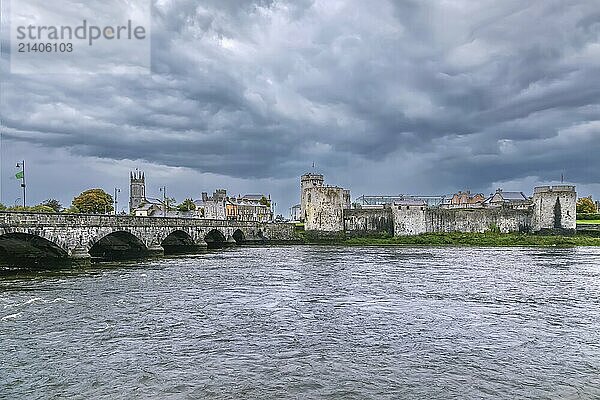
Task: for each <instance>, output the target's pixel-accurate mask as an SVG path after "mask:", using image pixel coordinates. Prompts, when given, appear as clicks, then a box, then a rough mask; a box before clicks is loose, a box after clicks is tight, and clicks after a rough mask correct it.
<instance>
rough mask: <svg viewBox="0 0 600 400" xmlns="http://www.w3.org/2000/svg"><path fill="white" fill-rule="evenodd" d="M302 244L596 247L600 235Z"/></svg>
mask: <svg viewBox="0 0 600 400" xmlns="http://www.w3.org/2000/svg"><path fill="white" fill-rule="evenodd" d="M304 239H305V242H306V243H311V244H325V243H330V244H340V245H347V246H470V247H516V246H523V247H530V246H531V247H574V246H599V247H600V237H593V236H587V235H574V236H543V235H531V234H519V233H509V234H501V233H491V232H488V233H427V234H423V235H418V236H394V237H391V236H374V237H373V236H372V237H354V238H346V237H344V236H343V235H339V236H337V237H332V238H329V239H327V240H323V239H318V238H314V237H312V238H311V237H310V235H309V236H307V237H305V238H304Z"/></svg>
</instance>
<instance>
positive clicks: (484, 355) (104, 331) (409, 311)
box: [0, 247, 600, 400]
mask: <svg viewBox="0 0 600 400" xmlns="http://www.w3.org/2000/svg"><path fill="white" fill-rule="evenodd" d="M599 326H600V250H599V249H594V248H591V249H587V248H585V249H584V248H578V249H526V248H509V249H476V248H442V249H428V248H383V249H381V248H373V247H369V248H342V247H270V248H240V249H232V250H226V251H222V252H211V253H207V254H203V255H200V256H194V257H188V258H185V257H179V258H173V259H165V260H154V261H144V262H140V263H121V264H102V265H100V266H96V267H93V268H88V269H80V270H65V271H52V272H40V271H36V272H30V273H21V272H16V273H14V274H8V273H3V274H2V275H1V276H0V352H1V354H3V355H4V357H3V362H2V371H3V373H2V375H0V388H2V393H0V397H2V398H4V397H5V398H10V399H20V398H22V399H31V398H40V399H45V398H82V399H83V398H98V399H109V398H110V399H111V400H112V399H121V398H161V399H163V398H164V399H182V398H183V399H196V398H197V399H205V398H219V399H243V398H248V399H255V398H260V399H280V398H302V399H304V398H335V399H367V398H378V399H379V398H381V399H397V398H403V399H423V398H431V399H434V398H442V399H449V398H456V399H465V398H466V399H471V398H472V399H502V398H504V399H514V398H522V399H539V398H598V397H600V378H599V377H600V330H599V329H598V327H599Z"/></svg>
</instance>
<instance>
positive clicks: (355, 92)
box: [2, 0, 600, 191]
mask: <svg viewBox="0 0 600 400" xmlns="http://www.w3.org/2000/svg"><path fill="white" fill-rule="evenodd" d="M153 18H154V21H153V36H152V38H153V44H152V64H153V72H154V73H153V75H151V76H118V75H96V76H86V75H73V76H67V75H53V76H33V75H29V76H24V75H8V76H7V75H6V70H7V64H6V60H3V63H2V65H3V67H2V68H3V71H4V74H3V75H4V82H3V83H4V85H3V93H2V118H3V123H4V125H5V137H8V138H12V139H14V140H17V141H21V142H30V143H36V144H38V145H42V146H47V147H53V148H66V149H69V151H71V152H72V153H73V154H75V155H84V156H93V157H100V158H107V159H115V160H137V159H142V160H147V161H150V162H154V163H156V164H162V165H166V166H183V167H189V168H192V169H195V170H197V171H202V172H210V173H215V174H221V175H227V176H229V177H233V178H249V177H253V178H254V177H256V178H270V177H272V178H292V177H296V176H297V175H298V174H300V173H302V172H304V169H306V168H307V167H308V166H309V165H310V163H311V162H312V161H316V162H317V163H318V164H319V165H321V166H323V167H325V168H330V169H331V170H337V171H340V170H341V169H346V172H347V173H348V174H350V173H351V172H352V171H351V170H350V168H351V165H353V164H355V165H358V164H360V165H364V166H365V168H370V169H371V171H370V172H371V173H372V174H373V175H374V176H376V175H377V174H381V173H385V172H386V171H387V169H388V168H389V165H390V162H391V163H392V165H395V166H397V168H400V169H403V170H410V169H414V170H415V171H416V170H418V171H419V176H429V180H428V182H429V185H430V188H435V187H444V188H448V187H453V186H454V185H463V184H465V183H467V184H470V185H472V186H474V187H487V185H489V184H490V183H491V182H497V181H503V180H514V179H519V178H526V177H530V176H535V177H539V178H540V179H541V180H545V179H552V178H555V177H556V176H557V174H558V176H559V175H560V172H561V171H565V170H567V171H568V174H569V177H570V178H571V179H572V180H575V181H579V182H581V183H600V168H597V165H596V168H590V165H594V164H596V161H595V160H594V158H593V157H591V156H590V155H591V154H598V152H600V137H599V135H600V122H599V121H600V104H599V99H600V80H599V79H598V76H600V42H599V40H600V13H598V11H597V2H595V1H536V2H523V1H510V0H507V1H502V2H498V1H478V2H472V1H459V0H456V1H444V2H442V1H439V2H421V1H403V2H397V1H391V0H390V1H384V0H381V1H378V2H376V6H375V5H374V3H373V2H365V1H361V0H356V1H336V0H321V1H307V0H304V1H289V2H287V1H245V2H241V1H238V0H231V1H223V0H210V1H209V0H205V1H191V0H179V1H178V0H172V1H169V0H164V1H162V0H161V1H159V0H157V1H156V2H155V6H154V16H153ZM355 161H356V163H355ZM465 171H467V172H465ZM367 172H369V171H367ZM373 182H374V185H376V182H377V179H376V178H374V179H373ZM350 183H352V182H350ZM431 190H433V189H431ZM433 191H436V190H433Z"/></svg>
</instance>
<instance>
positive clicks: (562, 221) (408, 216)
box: [300, 173, 577, 236]
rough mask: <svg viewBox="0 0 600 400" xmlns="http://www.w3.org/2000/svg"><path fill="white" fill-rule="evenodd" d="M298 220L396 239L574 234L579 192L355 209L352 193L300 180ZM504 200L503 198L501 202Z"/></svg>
mask: <svg viewBox="0 0 600 400" xmlns="http://www.w3.org/2000/svg"><path fill="white" fill-rule="evenodd" d="M300 188H301V195H300V200H301V203H300V220H301V221H303V222H304V229H305V230H306V231H317V232H327V233H333V232H345V233H347V234H350V235H368V234H388V235H395V236H403V235H419V234H423V233H447V232H486V231H499V232H502V233H510V232H561V233H569V232H575V230H576V204H577V193H576V191H575V186H571V185H558V186H541V187H536V188H535V189H534V193H533V197H532V198H527V197H526V196H524V195H523V196H522V198H519V199H516V200H515V201H514V202H510V201H495V199H497V198H498V197H499V194H500V195H501V193H502V192H501V191H500V192H496V194H495V195H493V196H492V198H491V199H492V201H486V202H481V206H479V207H464V208H452V207H444V206H443V205H438V206H432V205H428V203H426V202H425V201H422V200H419V199H418V198H409V199H400V200H395V201H393V202H392V203H390V204H382V205H380V206H378V207H361V206H360V205H355V206H354V207H352V205H351V202H350V191H349V190H347V189H344V188H340V187H337V186H326V185H325V184H324V178H323V175H321V174H315V173H308V174H305V175H303V176H302V178H301V183H300ZM500 197H501V196H500Z"/></svg>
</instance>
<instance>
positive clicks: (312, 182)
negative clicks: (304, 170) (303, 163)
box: [300, 173, 324, 222]
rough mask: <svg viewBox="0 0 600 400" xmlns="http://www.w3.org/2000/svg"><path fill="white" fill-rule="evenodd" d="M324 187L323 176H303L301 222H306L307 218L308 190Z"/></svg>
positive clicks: (310, 174)
mask: <svg viewBox="0 0 600 400" xmlns="http://www.w3.org/2000/svg"><path fill="white" fill-rule="evenodd" d="M323 185H324V180H323V175H321V174H312V173H308V174H304V175H302V178H301V179H300V221H302V222H304V220H305V218H306V202H307V201H308V200H307V197H308V193H307V189H312V188H315V187H322V186H323Z"/></svg>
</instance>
